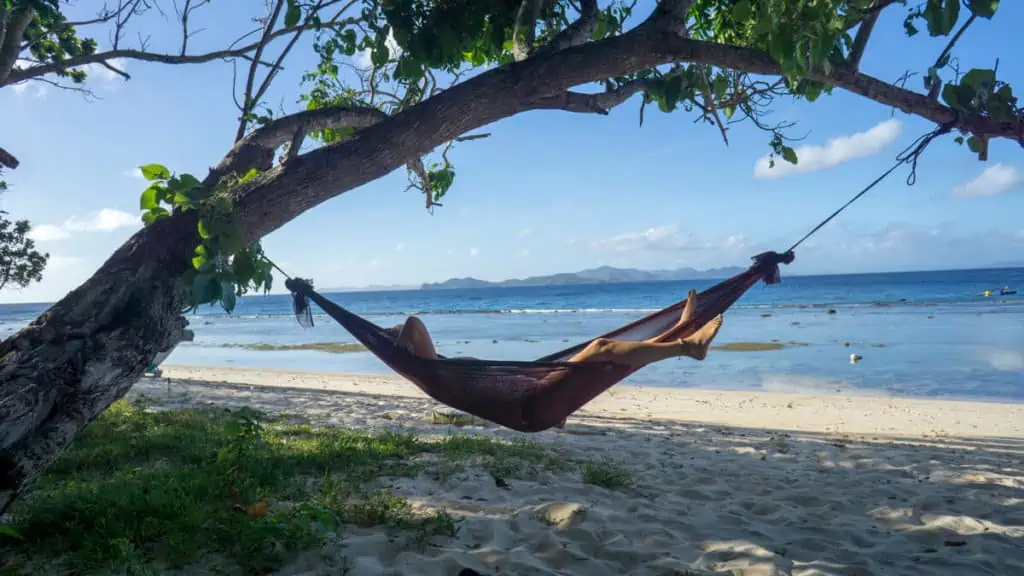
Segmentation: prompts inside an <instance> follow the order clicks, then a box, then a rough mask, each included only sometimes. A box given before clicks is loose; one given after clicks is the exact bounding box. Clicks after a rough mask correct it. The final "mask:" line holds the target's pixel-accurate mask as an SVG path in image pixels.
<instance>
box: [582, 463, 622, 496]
mask: <svg viewBox="0 0 1024 576" xmlns="http://www.w3.org/2000/svg"><path fill="white" fill-rule="evenodd" d="M580 478H581V479H582V480H583V483H584V484H593V485H594V486H601V487H602V488H608V489H609V490H618V489H621V488H628V487H629V486H632V485H633V478H632V477H631V476H630V475H629V471H627V470H626V469H625V468H622V467H621V466H619V465H617V464H615V463H613V462H611V461H610V460H601V461H597V462H584V463H583V466H582V468H581V469H580Z"/></svg>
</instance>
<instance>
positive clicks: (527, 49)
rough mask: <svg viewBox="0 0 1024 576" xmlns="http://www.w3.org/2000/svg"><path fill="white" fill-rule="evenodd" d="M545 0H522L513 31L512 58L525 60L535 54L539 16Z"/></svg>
mask: <svg viewBox="0 0 1024 576" xmlns="http://www.w3.org/2000/svg"><path fill="white" fill-rule="evenodd" d="M541 2H543V0H522V3H521V4H520V5H519V12H517V13H516V26H515V29H513V30H512V57H513V58H514V59H516V60H517V61H519V60H525V59H527V58H529V57H530V54H532V53H533V42H534V39H535V38H536V34H537V14H538V13H539V12H540V3H541Z"/></svg>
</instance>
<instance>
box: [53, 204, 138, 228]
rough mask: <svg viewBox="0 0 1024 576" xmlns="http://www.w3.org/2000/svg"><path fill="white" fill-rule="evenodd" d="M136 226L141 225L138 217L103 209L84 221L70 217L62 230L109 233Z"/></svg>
mask: <svg viewBox="0 0 1024 576" xmlns="http://www.w3.org/2000/svg"><path fill="white" fill-rule="evenodd" d="M138 225H141V221H140V219H139V217H138V216H135V215H132V214H129V213H127V212H122V211H121V210H114V209H113V208H104V209H102V210H100V211H99V212H96V213H94V214H93V215H92V216H89V217H88V218H86V219H84V220H79V219H78V218H76V217H74V216H72V217H71V218H69V219H68V220H67V222H64V229H65V230H69V231H72V232H109V231H111V230H118V229H120V228H130V227H132V226H138Z"/></svg>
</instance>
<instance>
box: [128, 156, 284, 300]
mask: <svg viewBox="0 0 1024 576" xmlns="http://www.w3.org/2000/svg"><path fill="white" fill-rule="evenodd" d="M139 170H140V171H141V172H142V176H143V177H144V178H145V179H146V180H148V181H149V182H151V184H150V185H149V187H148V188H146V190H145V191H143V193H142V196H141V197H140V199H139V207H140V208H141V209H142V210H143V215H142V221H143V223H144V224H145V225H147V226H150V225H152V224H153V223H154V222H156V221H158V220H160V219H163V218H167V217H169V216H170V215H171V214H172V213H177V212H188V211H190V210H196V211H198V212H199V218H198V224H197V226H196V235H197V236H198V240H199V242H198V245H197V246H196V248H195V251H194V254H193V257H192V267H191V269H190V270H189V271H188V272H187V273H186V274H185V275H184V276H183V279H182V281H183V285H184V287H185V288H186V298H185V302H186V308H187V309H188V310H195V309H196V308H197V307H198V306H200V305H201V304H214V303H217V302H219V303H220V304H221V306H222V307H223V308H224V310H225V311H227V312H231V311H232V310H234V308H235V305H236V303H237V299H238V297H240V296H242V295H244V294H247V293H248V292H250V291H256V290H260V289H262V290H263V291H264V292H269V291H270V289H271V287H272V285H273V281H274V278H273V274H272V273H271V270H272V268H273V265H272V264H271V263H270V261H269V260H267V258H266V256H264V254H263V248H262V246H261V245H260V243H259V242H258V241H257V242H253V243H251V244H249V245H245V244H244V242H243V238H242V234H241V232H240V230H239V229H238V227H237V225H236V224H235V223H234V222H233V219H232V214H231V210H232V208H233V202H232V200H231V195H230V191H231V189H232V188H234V187H235V186H238V185H239V184H242V183H244V182H246V181H248V180H250V179H252V178H254V177H255V176H256V175H257V174H258V172H257V171H256V170H250V171H249V172H248V173H246V174H245V175H243V176H241V177H237V176H231V177H227V178H224V179H223V180H222V181H221V182H220V183H219V184H218V185H217V186H216V187H214V188H212V189H210V188H207V187H204V186H203V185H202V183H201V182H200V181H199V180H198V179H197V178H196V177H195V176H193V175H191V174H177V175H174V174H171V171H170V170H169V169H168V168H167V167H166V166H163V165H160V164H147V165H145V166H140V167H139Z"/></svg>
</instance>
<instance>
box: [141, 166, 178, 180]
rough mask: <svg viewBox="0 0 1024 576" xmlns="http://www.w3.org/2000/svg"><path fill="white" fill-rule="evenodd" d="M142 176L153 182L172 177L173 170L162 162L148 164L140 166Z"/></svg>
mask: <svg viewBox="0 0 1024 576" xmlns="http://www.w3.org/2000/svg"><path fill="white" fill-rule="evenodd" d="M139 171H140V172H142V177H143V178H145V179H146V180H149V181H150V182H152V181H153V180H167V179H168V178H170V177H171V171H170V170H168V169H167V167H166V166H163V165H161V164H146V165H143V166H139Z"/></svg>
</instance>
